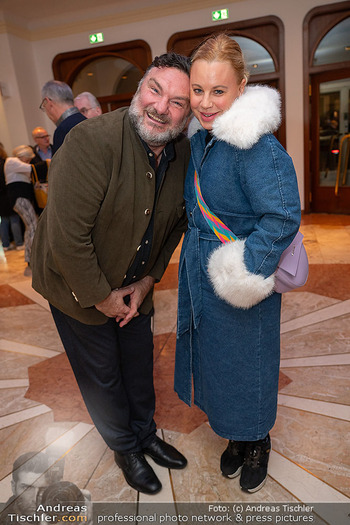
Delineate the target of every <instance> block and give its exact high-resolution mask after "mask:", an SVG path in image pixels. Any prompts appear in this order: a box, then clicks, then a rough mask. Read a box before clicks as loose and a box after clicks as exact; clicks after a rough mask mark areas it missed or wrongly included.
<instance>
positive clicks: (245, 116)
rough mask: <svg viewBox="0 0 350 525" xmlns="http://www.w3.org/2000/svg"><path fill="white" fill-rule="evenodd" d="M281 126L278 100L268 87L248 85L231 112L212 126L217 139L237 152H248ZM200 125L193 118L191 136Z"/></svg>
mask: <svg viewBox="0 0 350 525" xmlns="http://www.w3.org/2000/svg"><path fill="white" fill-rule="evenodd" d="M280 123H281V97H280V94H279V93H278V91H276V90H275V89H273V88H270V87H267V86H259V85H258V86H248V87H247V88H246V89H245V90H244V93H243V95H241V96H240V97H239V98H238V99H236V100H235V101H234V103H233V104H232V106H231V107H230V109H228V110H227V111H226V112H225V113H223V115H221V116H220V117H218V118H217V119H216V120H215V122H214V125H213V134H214V136H215V137H216V138H218V139H220V140H223V141H224V142H228V144H232V145H233V146H237V147H238V148H240V149H249V148H251V147H252V146H253V145H254V144H256V143H257V142H258V140H259V139H260V138H261V137H262V136H263V135H266V134H267V133H273V132H274V131H276V130H277V129H278V127H279V125H280ZM198 129H201V126H200V124H199V122H198V120H197V119H193V121H191V123H190V126H189V136H192V135H193V134H194V133H195V132H196V131H197V130H198Z"/></svg>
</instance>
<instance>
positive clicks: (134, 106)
mask: <svg viewBox="0 0 350 525" xmlns="http://www.w3.org/2000/svg"><path fill="white" fill-rule="evenodd" d="M145 109H147V108H145ZM129 116H130V120H131V122H132V124H133V125H134V127H135V129H136V131H137V133H138V134H139V135H140V137H141V138H142V140H144V141H145V142H146V144H148V145H149V146H154V147H159V146H165V145H166V144H168V142H171V141H172V140H174V139H176V137H178V136H179V135H180V133H181V132H182V131H183V130H184V128H185V126H186V122H187V118H188V117H187V116H186V117H184V119H183V121H181V122H180V123H179V124H178V125H177V126H176V127H174V128H171V129H167V130H166V131H156V130H155V131H152V130H150V129H148V128H146V126H145V125H144V119H145V117H144V115H143V113H142V111H141V110H140V109H139V106H138V95H137V94H136V95H135V96H134V98H133V99H132V101H131V104H130V107H129ZM155 128H156V125H155Z"/></svg>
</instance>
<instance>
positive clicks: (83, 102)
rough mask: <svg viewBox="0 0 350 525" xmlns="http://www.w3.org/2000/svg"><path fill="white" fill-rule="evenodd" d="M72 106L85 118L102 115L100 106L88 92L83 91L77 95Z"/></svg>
mask: <svg viewBox="0 0 350 525" xmlns="http://www.w3.org/2000/svg"><path fill="white" fill-rule="evenodd" d="M74 105H75V107H76V108H78V109H79V111H80V113H82V114H83V115H84V117H86V118H92V117H98V116H99V115H102V109H101V104H100V103H99V101H98V100H97V98H96V97H95V95H93V94H92V93H90V92H89V91H84V92H83V93H80V94H79V95H77V96H76V97H75V99H74Z"/></svg>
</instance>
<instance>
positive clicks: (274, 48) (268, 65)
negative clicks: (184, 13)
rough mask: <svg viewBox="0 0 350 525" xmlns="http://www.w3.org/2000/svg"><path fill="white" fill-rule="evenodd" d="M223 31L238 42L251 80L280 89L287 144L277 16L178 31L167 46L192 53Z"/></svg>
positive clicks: (282, 133) (283, 140)
mask: <svg viewBox="0 0 350 525" xmlns="http://www.w3.org/2000/svg"><path fill="white" fill-rule="evenodd" d="M222 31H226V32H227V33H228V34H229V36H231V37H232V38H234V39H235V40H237V42H238V43H239V45H240V47H241V49H242V51H243V54H244V57H245V60H246V63H247V66H248V69H249V72H250V78H249V84H250V85H252V84H257V83H259V84H267V85H270V86H272V87H275V88H277V89H278V90H279V91H280V93H281V97H282V124H281V126H280V128H279V130H278V132H277V138H278V140H279V141H280V142H281V144H283V146H285V145H286V122H285V107H284V95H285V76H284V27H283V23H282V21H281V20H280V19H279V18H278V17H275V16H268V17H262V18H255V19H251V20H243V21H240V22H235V23H231V24H222V25H220V26H217V25H215V26H210V27H205V28H202V29H195V30H192V31H183V32H181V33H175V34H174V35H172V36H171V37H170V39H169V41H168V45H167V49H168V51H175V52H176V53H180V54H182V55H186V56H190V55H191V53H192V51H193V50H194V49H195V48H196V46H197V45H198V44H199V43H200V42H201V41H202V40H204V39H205V38H206V37H207V36H209V35H211V34H213V33H218V32H222Z"/></svg>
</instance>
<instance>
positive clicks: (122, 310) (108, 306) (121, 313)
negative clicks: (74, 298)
mask: <svg viewBox="0 0 350 525" xmlns="http://www.w3.org/2000/svg"><path fill="white" fill-rule="evenodd" d="M133 292H134V286H125V287H124V288H119V289H118V288H117V289H116V290H112V291H111V293H110V294H109V295H108V297H106V299H104V300H103V301H101V302H100V303H97V304H95V308H96V309H97V310H99V311H100V312H102V313H103V314H105V315H106V316H107V317H116V318H120V319H124V318H125V317H126V316H127V314H128V313H130V306H128V305H126V304H125V301H124V297H126V296H127V295H131V294H132V293H133Z"/></svg>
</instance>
